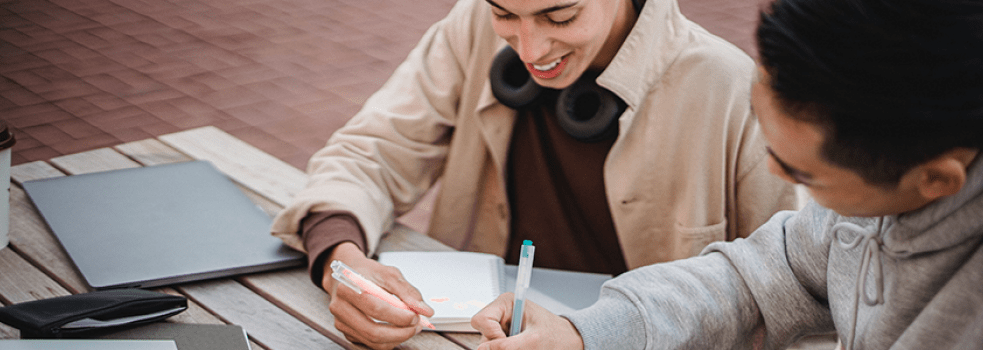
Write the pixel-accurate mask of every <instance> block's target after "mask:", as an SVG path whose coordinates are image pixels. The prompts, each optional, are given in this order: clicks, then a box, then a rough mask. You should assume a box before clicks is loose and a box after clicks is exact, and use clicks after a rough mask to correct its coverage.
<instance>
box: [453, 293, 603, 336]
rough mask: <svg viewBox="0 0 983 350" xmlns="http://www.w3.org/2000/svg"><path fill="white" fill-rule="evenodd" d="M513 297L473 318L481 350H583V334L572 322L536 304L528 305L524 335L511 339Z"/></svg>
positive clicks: (500, 300) (497, 301) (505, 297)
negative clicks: (581, 334) (478, 334)
mask: <svg viewBox="0 0 983 350" xmlns="http://www.w3.org/2000/svg"><path fill="white" fill-rule="evenodd" d="M512 298H513V294H512V293H503V294H502V295H500V296H499V297H498V298H497V299H495V301H492V302H491V304H488V305H487V306H485V308H484V309H481V311H478V313H477V314H475V315H474V317H471V327H474V329H477V330H478V331H479V332H481V345H479V346H478V350H518V349H523V350H526V349H576V350H583V348H584V341H583V339H581V338H580V332H577V329H576V328H574V326H573V324H572V323H570V321H569V320H567V319H565V318H563V317H560V316H557V315H554V314H553V313H551V312H549V311H547V310H546V309H544V308H542V307H541V306H539V305H536V303H533V302H531V301H529V300H526V302H525V305H526V306H525V309H524V311H523V317H522V332H520V333H519V335H516V336H513V337H508V334H506V333H505V332H506V329H509V327H510V325H511V324H512Z"/></svg>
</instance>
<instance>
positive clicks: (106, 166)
mask: <svg viewBox="0 0 983 350" xmlns="http://www.w3.org/2000/svg"><path fill="white" fill-rule="evenodd" d="M50 162H51V164H54V165H55V166H56V167H58V168H59V169H62V170H64V171H65V172H66V173H68V174H70V175H79V174H88V173H95V172H100V171H108V170H118V169H126V168H139V167H140V163H137V162H134V161H133V160H132V159H130V158H127V157H126V156H124V155H123V154H121V153H119V152H116V151H115V150H113V149H112V148H99V149H94V150H91V151H87V152H81V153H75V154H69V155H65V156H61V157H57V158H52V159H51V161H50Z"/></svg>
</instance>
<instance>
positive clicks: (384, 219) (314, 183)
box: [271, 0, 487, 255]
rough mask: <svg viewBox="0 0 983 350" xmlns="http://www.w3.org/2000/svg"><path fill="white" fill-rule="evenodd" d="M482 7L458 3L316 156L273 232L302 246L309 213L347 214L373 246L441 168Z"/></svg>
mask: <svg viewBox="0 0 983 350" xmlns="http://www.w3.org/2000/svg"><path fill="white" fill-rule="evenodd" d="M480 5H484V3H483V2H479V1H473V0H466V1H460V2H458V3H457V4H456V5H455V6H454V8H453V9H451V12H450V13H449V14H448V16H447V17H446V18H444V19H443V20H441V21H439V22H437V23H436V24H434V25H433V26H432V27H431V28H430V29H429V30H428V31H427V32H426V33H425V34H424V35H423V38H422V39H421V40H420V42H419V43H418V44H417V46H416V47H415V48H414V49H413V50H412V51H411V52H410V53H409V55H408V56H407V58H406V60H405V61H404V62H403V63H402V64H400V65H399V67H397V69H396V71H395V72H394V73H393V75H392V76H391V77H390V79H389V80H388V81H387V82H386V83H385V84H384V85H383V86H382V87H381V88H380V90H378V91H377V92H376V93H375V94H373V95H372V96H371V97H370V98H369V99H368V100H367V101H366V102H365V104H364V106H363V108H362V109H361V110H360V111H359V112H358V113H357V114H356V115H355V116H354V117H353V118H352V119H351V120H350V121H349V122H348V123H347V124H346V125H345V126H344V127H342V128H341V129H339V130H338V131H337V132H335V133H334V134H333V135H332V136H331V138H330V139H329V140H328V143H327V146H326V147H324V148H323V149H321V150H319V151H318V152H316V153H315V154H314V155H313V157H312V158H311V160H310V162H309V164H308V169H307V173H308V175H309V180H308V184H307V186H306V187H305V188H304V189H303V190H301V191H300V192H299V193H297V194H296V195H295V197H294V199H293V201H292V203H291V204H290V205H289V206H288V207H287V208H285V209H284V210H283V211H281V212H280V213H279V214H278V215H277V217H276V218H275V219H274V222H273V226H272V229H271V231H272V233H273V235H275V236H278V237H280V238H282V239H283V240H284V242H285V243H287V244H288V245H290V246H291V247H293V248H295V249H298V250H301V251H303V250H304V249H303V243H302V241H301V238H300V235H299V230H300V227H299V224H300V221H301V220H302V219H303V218H304V217H305V215H307V213H308V212H311V211H332V210H336V211H347V212H350V213H352V214H353V216H354V217H355V218H356V219H357V220H358V223H359V224H361V225H362V228H363V230H364V234H365V238H366V243H367V245H368V252H367V253H368V254H369V255H371V254H372V253H373V252H374V251H375V249H376V247H378V243H379V240H380V238H381V236H382V234H383V232H386V231H388V230H389V229H390V228H391V227H392V225H393V223H394V220H395V218H396V217H397V216H399V215H401V214H402V213H404V212H406V211H409V210H410V209H412V208H413V206H414V205H415V204H416V202H417V201H418V200H419V199H420V198H421V197H422V196H423V195H424V193H425V192H426V191H427V190H428V189H429V188H430V187H431V186H432V185H433V184H434V182H435V181H436V179H437V178H438V177H439V176H440V174H441V172H442V170H443V165H444V161H445V158H446V155H447V148H448V144H449V140H450V135H451V133H452V132H453V130H454V122H455V120H454V118H455V115H456V113H457V108H458V107H457V104H458V99H459V94H460V91H461V85H462V84H463V80H464V79H465V76H464V70H463V68H462V65H463V64H465V63H466V60H467V57H466V56H467V53H468V52H469V49H468V47H469V46H470V41H471V40H472V39H471V38H470V35H471V32H472V30H471V24H472V22H473V20H472V18H471V17H473V16H474V13H475V11H474V8H475V7H476V6H480ZM485 6H487V5H485ZM474 20H477V19H474Z"/></svg>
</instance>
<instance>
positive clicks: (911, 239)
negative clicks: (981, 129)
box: [884, 154, 983, 254]
mask: <svg viewBox="0 0 983 350" xmlns="http://www.w3.org/2000/svg"><path fill="white" fill-rule="evenodd" d="M981 213H983V154H980V155H977V156H976V159H975V160H973V163H971V164H970V166H969V168H968V170H967V174H966V184H965V185H964V186H963V188H962V190H960V191H959V192H958V193H956V194H954V195H952V196H948V197H945V198H942V199H939V200H938V201H935V202H933V203H931V204H929V205H927V206H925V207H924V208H921V209H919V210H916V211H913V212H910V213H905V214H902V215H896V216H890V217H886V218H885V219H886V221H887V222H888V223H887V225H886V226H888V227H885V228H889V227H890V226H892V224H893V226H895V227H893V228H890V229H888V231H889V234H887V235H885V236H884V244H885V246H887V247H890V249H891V250H893V251H898V252H906V253H910V254H916V253H926V252H932V251H937V250H942V249H946V248H949V247H952V246H954V245H958V244H960V243H963V242H965V241H967V240H969V239H972V238H977V236H979V235H980V234H983V220H981V219H980V215H981Z"/></svg>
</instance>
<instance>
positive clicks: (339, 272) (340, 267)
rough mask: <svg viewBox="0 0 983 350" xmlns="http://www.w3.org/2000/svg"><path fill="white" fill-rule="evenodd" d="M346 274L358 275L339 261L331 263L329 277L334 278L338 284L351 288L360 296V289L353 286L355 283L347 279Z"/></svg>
mask: <svg viewBox="0 0 983 350" xmlns="http://www.w3.org/2000/svg"><path fill="white" fill-rule="evenodd" d="M348 274H354V275H358V273H356V272H355V271H352V269H351V268H349V267H348V265H345V263H343V262H341V261H338V260H335V261H332V262H331V277H334V279H336V280H338V282H341V284H344V285H346V286H348V288H351V289H352V290H354V291H355V292H356V293H358V294H362V288H359V287H358V286H357V285H355V281H352V280H351V278H349V277H348Z"/></svg>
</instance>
